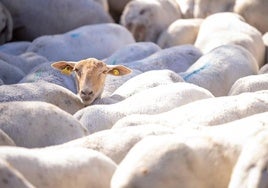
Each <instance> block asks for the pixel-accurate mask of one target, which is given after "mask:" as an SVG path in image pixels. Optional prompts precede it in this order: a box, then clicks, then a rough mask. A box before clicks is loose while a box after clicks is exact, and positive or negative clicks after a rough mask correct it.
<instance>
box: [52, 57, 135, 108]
mask: <svg viewBox="0 0 268 188" xmlns="http://www.w3.org/2000/svg"><path fill="white" fill-rule="evenodd" d="M51 66H52V67H53V68H54V69H56V70H59V71H61V73H62V74H66V75H71V74H72V73H73V72H74V73H75V78H76V85H77V92H78V93H77V94H78V96H79V97H80V99H81V101H82V102H83V103H84V104H85V105H89V104H91V103H92V102H93V101H94V100H95V99H96V98H98V97H100V96H101V94H102V91H103V88H104V83H105V79H106V76H107V74H111V75H114V76H122V75H126V74H129V73H131V70H130V69H128V68H127V67H125V66H123V65H107V64H105V63H104V62H102V61H100V60H98V59H95V58H88V59H84V60H81V61H78V62H69V61H58V62H55V63H53V64H51Z"/></svg>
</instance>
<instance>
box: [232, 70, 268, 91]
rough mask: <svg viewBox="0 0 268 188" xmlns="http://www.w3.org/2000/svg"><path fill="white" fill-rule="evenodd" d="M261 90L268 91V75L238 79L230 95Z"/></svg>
mask: <svg viewBox="0 0 268 188" xmlns="http://www.w3.org/2000/svg"><path fill="white" fill-rule="evenodd" d="M259 90H268V74H259V75H251V76H246V77H243V78H240V79H238V80H237V81H236V82H235V83H234V84H233V86H232V87H231V89H230V91H229V93H228V95H238V94H240V93H244V92H255V91H259Z"/></svg>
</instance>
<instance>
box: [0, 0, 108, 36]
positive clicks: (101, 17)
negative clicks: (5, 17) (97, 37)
mask: <svg viewBox="0 0 268 188" xmlns="http://www.w3.org/2000/svg"><path fill="white" fill-rule="evenodd" d="M1 2H2V3H3V4H4V5H5V6H6V7H7V9H8V10H9V11H10V13H11V16H12V18H13V20H14V32H13V33H14V38H16V39H17V40H33V39H35V38H37V37H39V36H42V35H52V34H58V33H64V32H67V31H69V30H71V29H74V28H77V27H80V26H83V25H89V24H97V23H109V22H112V21H113V20H112V19H111V17H110V16H109V15H108V13H107V12H106V11H105V10H104V9H103V8H102V7H101V5H100V4H99V3H96V2H94V1H91V0H90V1H88V0H78V1H75V2H74V1H72V0H59V1H56V2H55V1H53V0H49V1H42V0H39V1H37V0H28V1H27V3H24V2H22V1H20V0H14V1H9V0H3V1H1Z"/></svg>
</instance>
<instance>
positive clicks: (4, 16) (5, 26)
mask: <svg viewBox="0 0 268 188" xmlns="http://www.w3.org/2000/svg"><path fill="white" fill-rule="evenodd" d="M0 20H1V23H0V44H4V43H6V42H7V41H10V40H11V39H12V30H13V19H12V17H11V15H10V12H9V10H8V9H7V8H6V7H5V6H4V5H3V3H2V2H0Z"/></svg>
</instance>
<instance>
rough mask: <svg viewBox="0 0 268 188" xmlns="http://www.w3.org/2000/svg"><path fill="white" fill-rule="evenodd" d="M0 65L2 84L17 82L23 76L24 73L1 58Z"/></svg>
mask: <svg viewBox="0 0 268 188" xmlns="http://www.w3.org/2000/svg"><path fill="white" fill-rule="evenodd" d="M0 67H1V69H0V79H1V80H2V81H3V83H4V84H15V83H18V82H19V81H20V80H21V79H22V78H23V77H24V76H25V73H24V72H23V71H22V70H21V69H19V68H18V67H16V66H13V65H11V64H9V63H7V62H5V61H3V60H1V59H0Z"/></svg>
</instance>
